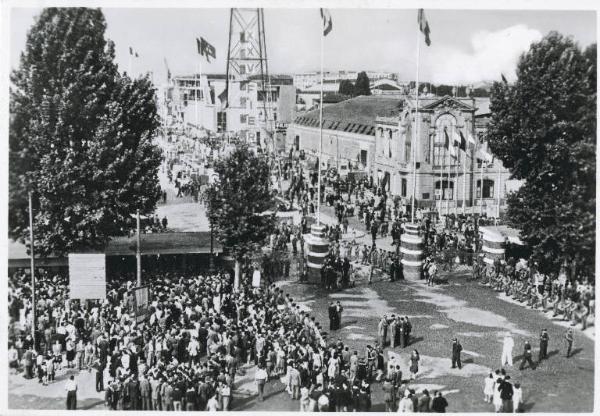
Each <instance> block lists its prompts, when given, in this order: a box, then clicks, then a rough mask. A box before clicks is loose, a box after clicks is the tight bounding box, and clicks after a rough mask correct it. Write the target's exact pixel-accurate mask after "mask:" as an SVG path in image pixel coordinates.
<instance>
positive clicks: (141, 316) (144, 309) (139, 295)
mask: <svg viewBox="0 0 600 416" xmlns="http://www.w3.org/2000/svg"><path fill="white" fill-rule="evenodd" d="M131 292H133V311H132V312H133V315H134V316H135V318H136V322H141V321H143V320H145V319H146V317H147V316H148V313H149V309H148V307H149V306H150V292H149V290H148V286H139V287H134V288H132V289H131Z"/></svg>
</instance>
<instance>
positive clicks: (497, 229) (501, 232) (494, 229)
mask: <svg viewBox="0 0 600 416" xmlns="http://www.w3.org/2000/svg"><path fill="white" fill-rule="evenodd" d="M479 231H481V232H482V233H483V234H491V235H495V236H498V237H503V239H504V240H506V241H508V242H509V243H511V244H517V245H520V246H524V245H525V243H524V242H523V241H522V240H521V237H520V235H521V232H520V231H519V230H517V229H515V228H512V227H509V226H507V225H497V226H484V227H479Z"/></svg>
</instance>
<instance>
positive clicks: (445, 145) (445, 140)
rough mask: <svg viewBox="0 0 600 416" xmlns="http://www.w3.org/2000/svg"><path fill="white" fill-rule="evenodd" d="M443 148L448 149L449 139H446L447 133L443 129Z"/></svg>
mask: <svg viewBox="0 0 600 416" xmlns="http://www.w3.org/2000/svg"><path fill="white" fill-rule="evenodd" d="M444 147H445V148H446V149H448V148H450V138H449V137H448V131H447V130H446V129H444Z"/></svg>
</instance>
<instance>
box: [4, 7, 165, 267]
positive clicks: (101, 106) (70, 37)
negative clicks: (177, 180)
mask: <svg viewBox="0 0 600 416" xmlns="http://www.w3.org/2000/svg"><path fill="white" fill-rule="evenodd" d="M105 29H106V22H105V20H104V16H103V14H102V12H101V11H100V10H99V9H88V8H49V9H44V10H43V11H42V12H41V14H40V16H39V17H38V18H37V20H36V22H35V23H34V25H33V27H32V28H31V30H30V31H29V33H28V36H27V43H26V48H25V51H24V53H23V54H22V55H21V60H20V66H19V68H18V69H17V70H16V71H14V72H13V74H12V77H11V81H12V87H11V92H10V113H11V123H10V131H9V147H10V154H9V158H10V159H9V162H10V169H9V172H10V173H9V235H10V236H11V237H12V238H15V239H18V240H20V241H26V240H27V241H28V239H29V238H28V226H29V224H28V209H27V194H28V192H29V191H31V192H32V195H33V204H34V213H35V218H34V229H35V243H36V252H38V253H40V254H42V255H48V254H50V253H55V254H58V255H62V254H65V253H68V252H73V251H78V250H86V249H90V248H92V249H102V248H103V247H104V246H105V244H106V243H107V242H108V240H109V238H110V237H111V236H115V235H119V234H124V233H125V232H126V229H127V227H128V226H129V224H131V218H130V214H132V213H135V212H136V210H137V209H139V210H140V212H141V213H151V212H153V211H154V209H155V206H156V202H157V200H158V198H159V194H160V188H159V184H158V167H159V166H160V160H161V155H160V151H159V149H158V148H156V147H155V146H154V145H153V144H152V137H153V135H154V133H155V130H156V129H157V128H158V125H159V123H158V119H157V111H156V104H155V99H154V96H155V92H154V89H153V87H152V84H151V82H150V81H149V80H148V78H142V79H137V80H132V79H130V78H129V77H128V76H121V75H120V74H119V72H118V69H117V66H116V64H115V63H114V45H113V43H112V42H110V41H107V40H105V38H104V31H105Z"/></svg>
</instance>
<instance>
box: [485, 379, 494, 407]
mask: <svg viewBox="0 0 600 416" xmlns="http://www.w3.org/2000/svg"><path fill="white" fill-rule="evenodd" d="M494 384H495V381H494V375H493V374H492V373H490V376H489V377H486V378H485V379H484V380H483V401H484V402H486V403H491V402H492V398H493V396H494Z"/></svg>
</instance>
